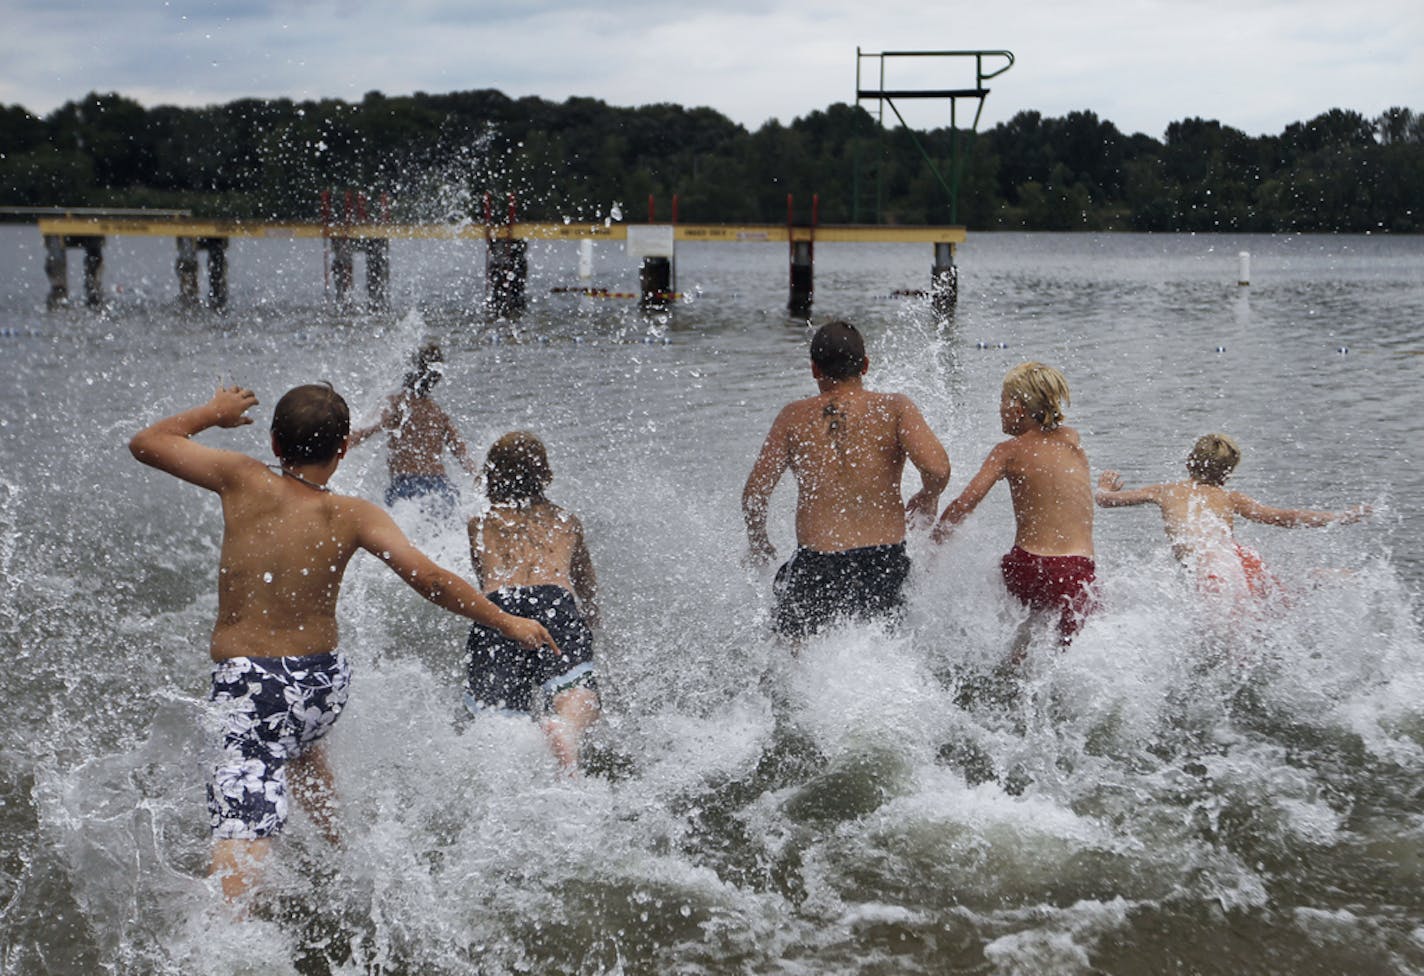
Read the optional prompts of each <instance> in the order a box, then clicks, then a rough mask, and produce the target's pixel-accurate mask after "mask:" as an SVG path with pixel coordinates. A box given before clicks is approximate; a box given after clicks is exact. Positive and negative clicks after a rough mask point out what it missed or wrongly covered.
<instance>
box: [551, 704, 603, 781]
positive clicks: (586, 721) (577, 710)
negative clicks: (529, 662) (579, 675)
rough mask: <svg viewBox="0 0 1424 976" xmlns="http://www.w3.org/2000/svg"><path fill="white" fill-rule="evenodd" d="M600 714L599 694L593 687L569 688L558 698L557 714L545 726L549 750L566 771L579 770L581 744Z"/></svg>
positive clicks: (552, 715)
mask: <svg viewBox="0 0 1424 976" xmlns="http://www.w3.org/2000/svg"><path fill="white" fill-rule="evenodd" d="M598 712H599V705H598V692H596V691H594V690H593V689H592V688H569V689H568V690H567V691H561V692H559V693H558V694H557V695H555V696H554V702H553V712H552V714H551V715H549V717H547V718H545V719H544V721H543V722H542V723H541V724H542V725H543V728H544V734H545V735H546V736H548V739H549V747H550V748H551V749H552V750H553V751H554V756H555V758H557V759H558V760H559V764H560V765H561V766H563V767H564V769H566V770H569V771H573V770H575V769H577V768H578V759H579V745H580V744H581V743H582V742H583V734H584V733H585V732H586V731H588V727H589V726H590V725H592V724H593V722H594V720H595V719H597V718H598Z"/></svg>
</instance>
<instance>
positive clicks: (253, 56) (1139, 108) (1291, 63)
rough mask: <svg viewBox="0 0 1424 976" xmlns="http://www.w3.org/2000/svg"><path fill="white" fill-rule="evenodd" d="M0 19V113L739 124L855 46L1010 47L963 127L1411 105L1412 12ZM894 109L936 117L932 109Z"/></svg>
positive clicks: (603, 10) (1269, 121)
mask: <svg viewBox="0 0 1424 976" xmlns="http://www.w3.org/2000/svg"><path fill="white" fill-rule="evenodd" d="M0 24H3V31H0V102H4V103H6V104H20V105H23V106H25V107H26V108H28V109H29V110H30V111H32V112H35V113H38V114H41V115H42V114H44V113H46V112H49V111H51V110H52V109H54V108H56V107H58V106H59V105H61V104H63V103H64V102H65V101H67V100H70V99H76V98H80V97H82V96H83V95H85V94H86V93H88V92H90V91H117V92H120V93H122V94H125V95H128V96H130V97H132V98H135V99H137V100H138V101H140V102H142V103H143V104H145V105H150V106H151V105H157V104H177V105H203V104H211V103H220V102H225V101H229V100H231V99H233V98H238V97H243V96H263V97H267V96H287V97H291V98H294V99H302V98H319V97H336V98H345V99H359V98H360V97H361V96H362V95H363V94H364V93H365V92H367V91H370V90H373V89H374V90H379V91H382V92H385V93H386V94H388V95H401V94H409V93H411V92H415V91H426V92H447V91H458V90H465V89H472V88H497V89H499V90H501V91H503V92H505V93H506V94H508V95H511V96H516V97H517V96H523V95H538V96H540V97H543V98H547V99H551V100H554V101H562V100H563V99H565V98H568V97H569V96H572V95H579V96H591V97H594V98H599V99H602V100H604V101H606V102H608V103H609V104H612V105H624V106H632V105H642V104H647V103H650V102H676V103H679V104H682V105H685V106H688V107H692V106H701V105H705V106H710V107H712V108H714V109H717V110H718V111H720V112H722V113H723V114H725V115H727V116H729V117H731V118H732V119H733V120H735V121H737V122H741V123H742V124H744V125H746V126H747V127H748V128H752V129H755V128H756V127H758V126H760V125H761V124H762V123H763V122H765V121H766V120H768V119H771V118H776V119H780V120H781V121H782V122H790V121H791V120H792V119H794V118H795V117H797V116H800V115H805V114H807V113H808V112H811V111H814V110H816V109H824V108H825V107H827V106H828V105H831V104H833V103H835V102H853V101H854V100H855V77H856V48H857V47H860V48H862V49H863V50H864V51H867V52H872V53H874V52H881V51H906V50H935V51H940V50H965V49H992V50H1000V49H1006V50H1009V51H1012V52H1013V54H1014V56H1015V58H1016V59H1017V61H1016V63H1015V64H1014V66H1013V68H1012V69H1010V70H1009V71H1008V72H1007V73H1005V74H1004V75H1002V76H1000V77H998V78H996V79H994V80H993V81H991V82H989V86H990V88H991V89H992V94H991V95H990V96H989V99H988V102H987V103H986V105H985V110H984V118H983V121H982V123H981V128H985V127H987V126H991V125H993V124H994V123H996V122H1000V121H1004V120H1006V119H1008V118H1010V117H1011V116H1012V115H1013V114H1014V113H1016V112H1019V111H1022V110H1024V109H1036V110H1038V111H1040V112H1042V113H1044V114H1045V115H1063V114H1065V113H1067V112H1070V111H1073V110H1077V109H1087V110H1091V111H1094V112H1096V113H1097V114H1098V115H1099V116H1100V117H1101V118H1104V119H1107V120H1109V121H1112V122H1114V123H1115V124H1116V125H1117V126H1118V128H1120V129H1123V130H1124V131H1127V132H1145V133H1148V134H1149V135H1153V136H1158V137H1160V136H1161V135H1162V133H1163V130H1164V129H1165V128H1166V126H1167V124H1168V123H1169V122H1173V121H1176V120H1178V119H1183V118H1188V117H1191V116H1201V117H1204V118H1209V119H1217V120H1219V121H1221V122H1223V123H1225V124H1227V125H1231V126H1234V127H1236V128H1239V129H1243V130H1245V131H1246V132H1247V133H1249V134H1251V135H1260V134H1265V133H1270V134H1274V133H1278V132H1280V131H1281V129H1283V128H1284V127H1285V126H1286V125H1287V124H1288V123H1290V122H1295V121H1303V120H1306V119H1309V118H1312V117H1313V116H1315V115H1318V114H1320V113H1321V112H1323V111H1325V110H1327V109H1330V108H1346V109H1355V110H1357V111H1360V112H1362V113H1364V114H1365V115H1366V116H1368V117H1371V118H1373V117H1374V116H1375V115H1377V114H1379V113H1380V112H1382V111H1383V110H1384V109H1386V108H1389V107H1390V106H1393V105H1404V106H1407V107H1409V108H1412V109H1414V110H1416V111H1424V3H1420V2H1418V0H1352V2H1338V0H1330V2H1324V0H1078V2H1076V3H1067V2H1053V0H979V2H975V3H970V2H965V0H927V2H916V3H910V2H904V0H727V2H712V0H704V2H702V3H690V4H689V3H685V2H683V3H679V2H677V0H672V2H662V3H657V4H645V3H632V2H625V0H598V2H586V3H580V2H575V0H503V2H497V3H491V2H488V0H419V2H410V3H400V2H385V3H378V2H371V0H341V2H329V0H229V2H202V0H168V2H165V0H104V2H95V0H0ZM865 70H866V71H867V72H868V75H867V77H866V79H865V80H866V84H867V86H868V87H873V84H871V83H872V82H874V81H878V70H879V66H878V63H876V62H874V61H869V62H866V63H865ZM888 70H889V73H888V74H887V77H886V86H887V87H900V88H945V87H971V86H972V83H973V80H974V78H973V67H972V61H937V60H936V61H931V60H929V59H903V60H895V61H892V62H889V64H888ZM866 107H867V108H871V109H873V108H874V105H873V103H868V104H867V105H866ZM901 108H902V111H907V118H908V121H909V122H910V123H911V124H913V125H915V126H916V127H928V126H935V125H944V124H946V123H947V122H948V121H949V119H948V104H947V103H945V102H917V103H913V104H910V103H902V104H901ZM886 116H887V118H891V116H890V113H889V111H888V109H887V110H886Z"/></svg>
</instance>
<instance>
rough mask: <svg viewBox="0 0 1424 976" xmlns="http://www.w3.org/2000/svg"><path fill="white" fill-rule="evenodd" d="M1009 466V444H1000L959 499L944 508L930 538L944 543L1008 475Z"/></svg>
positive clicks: (966, 486)
mask: <svg viewBox="0 0 1424 976" xmlns="http://www.w3.org/2000/svg"><path fill="white" fill-rule="evenodd" d="M1007 465H1008V447H1007V444H1000V445H998V446H997V447H995V448H994V449H993V450H992V451H990V452H989V456H988V457H986V458H985V459H984V464H983V465H982V466H981V467H980V468H979V473H978V474H976V475H975V476H974V477H973V478H971V479H970V480H969V484H967V485H965V486H964V490H963V491H962V492H960V493H959V497H958V498H956V499H955V500H954V501H952V502H950V503H949V504H948V505H946V506H945V507H944V511H943V512H942V513H941V514H940V517H939V521H938V522H937V523H935V527H934V532H933V533H932V534H931V535H930V538H931V539H933V540H934V541H935V542H943V541H944V540H946V539H948V538H949V534H950V532H951V531H953V529H954V527H955V526H956V525H958V524H959V523H960V522H962V521H964V518H965V516H967V515H968V514H969V513H970V512H972V511H974V508H975V506H977V505H978V504H979V503H980V502H982V501H983V500H984V496H985V495H987V494H989V489H990V488H993V487H994V483H995V482H997V481H998V480H999V479H1000V478H1002V477H1004V475H1005V474H1007V472H1008V467H1007Z"/></svg>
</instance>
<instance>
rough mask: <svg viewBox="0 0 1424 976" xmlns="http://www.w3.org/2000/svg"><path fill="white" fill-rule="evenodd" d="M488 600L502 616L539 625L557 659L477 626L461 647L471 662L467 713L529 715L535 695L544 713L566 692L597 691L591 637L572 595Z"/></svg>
mask: <svg viewBox="0 0 1424 976" xmlns="http://www.w3.org/2000/svg"><path fill="white" fill-rule="evenodd" d="M489 598H490V600H491V601H492V602H493V603H494V604H495V606H497V607H499V608H500V609H501V610H503V611H504V612H505V613H511V614H514V615H515V616H516V617H528V618H529V619H531V620H537V621H539V623H541V624H543V625H544V629H545V630H547V631H548V632H549V636H551V637H553V638H554V643H556V644H558V645H559V653H558V654H554V653H553V652H552V651H550V650H549V649H548V648H538V649H535V650H530V649H528V648H525V647H522V646H520V645H519V644H518V643H517V642H515V641H512V640H510V639H509V638H508V637H505V636H504V635H503V634H501V633H500V632H499V631H497V630H494V629H492V628H489V627H484V626H481V625H480V624H475V625H474V626H473V627H471V628H470V636H469V639H468V640H467V641H466V642H465V650H466V652H467V653H468V654H469V656H470V657H469V665H468V668H469V670H468V674H467V677H466V680H465V706H466V707H467V708H469V710H470V711H471V712H476V713H478V712H482V711H488V710H491V709H493V710H495V711H504V712H515V713H521V714H527V713H529V712H530V711H532V709H533V707H534V693H535V690H536V689H538V690H540V691H542V692H543V696H544V698H543V706H544V707H545V708H548V707H549V705H550V703H551V702H552V701H553V699H554V696H555V695H557V694H558V693H559V692H561V691H565V690H567V689H569V688H574V687H582V688H592V689H597V687H598V684H597V682H596V681H595V679H594V674H593V634H592V633H591V632H590V631H589V629H588V624H587V623H585V622H584V619H583V614H581V613H580V612H579V609H578V603H577V602H575V600H574V595H573V594H572V593H570V592H569V591H568V590H566V589H564V588H563V587H562V586H508V587H505V588H503V589H500V590H496V591H495V592H493V593H491V594H489Z"/></svg>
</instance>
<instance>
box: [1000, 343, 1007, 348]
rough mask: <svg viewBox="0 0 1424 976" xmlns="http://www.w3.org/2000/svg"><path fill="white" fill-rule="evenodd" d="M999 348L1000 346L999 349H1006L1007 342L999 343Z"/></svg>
mask: <svg viewBox="0 0 1424 976" xmlns="http://www.w3.org/2000/svg"><path fill="white" fill-rule="evenodd" d="M999 348H1000V349H1007V348H1009V344H1008V343H1007V342H1001V343H999Z"/></svg>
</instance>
